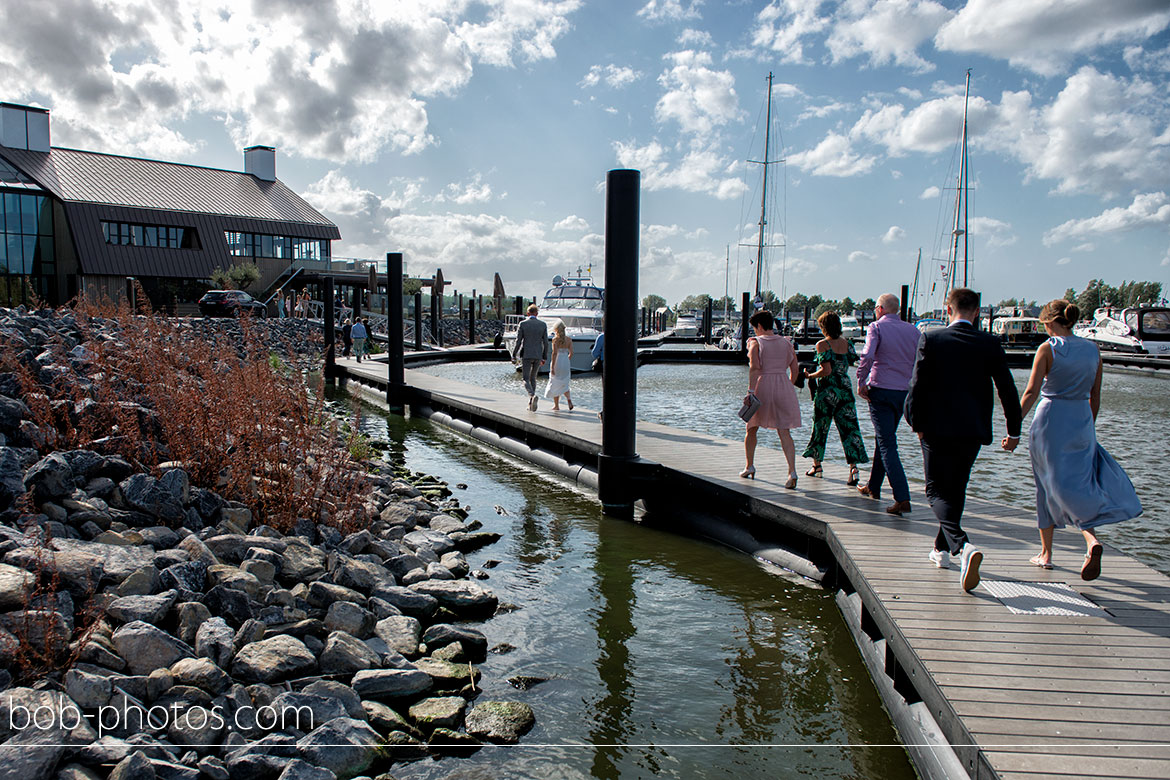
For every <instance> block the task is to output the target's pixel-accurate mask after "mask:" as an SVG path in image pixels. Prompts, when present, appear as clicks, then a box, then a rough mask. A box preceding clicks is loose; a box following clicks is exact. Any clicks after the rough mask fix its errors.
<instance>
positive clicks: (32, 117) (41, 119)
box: [0, 103, 49, 152]
mask: <svg viewBox="0 0 1170 780" xmlns="http://www.w3.org/2000/svg"><path fill="white" fill-rule="evenodd" d="M0 146H7V147H9V148H12V149H28V150H29V151H32V152H47V151H49V111H48V109H45V108H35V107H33V106H18V105H17V104H15V103H0Z"/></svg>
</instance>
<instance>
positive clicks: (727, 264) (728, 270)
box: [723, 244, 731, 325]
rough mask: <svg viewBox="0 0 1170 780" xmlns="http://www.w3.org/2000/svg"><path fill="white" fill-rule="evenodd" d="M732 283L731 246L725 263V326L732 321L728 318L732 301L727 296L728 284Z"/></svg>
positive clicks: (729, 245)
mask: <svg viewBox="0 0 1170 780" xmlns="http://www.w3.org/2000/svg"><path fill="white" fill-rule="evenodd" d="M729 281H731V244H728V245H727V257H726V258H725V259H724V261H723V324H724V325H726V324H727V323H728V322H729V321H730V320H728V318H727V304H728V303H729V302H730V301H731V297H730V296H729V295H728V294H727V293H728V289H727V283H728V282H729Z"/></svg>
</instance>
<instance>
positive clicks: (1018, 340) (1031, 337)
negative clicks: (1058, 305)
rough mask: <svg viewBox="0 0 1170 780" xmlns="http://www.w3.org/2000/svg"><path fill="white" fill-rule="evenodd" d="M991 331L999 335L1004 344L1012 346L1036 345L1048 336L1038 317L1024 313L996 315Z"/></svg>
mask: <svg viewBox="0 0 1170 780" xmlns="http://www.w3.org/2000/svg"><path fill="white" fill-rule="evenodd" d="M991 333H992V335H995V336H998V337H999V340H1000V341H1001V342H1003V344H1004V346H1012V347H1034V346H1036V345H1038V344H1042V343H1043V342H1044V341H1045V340H1046V339H1047V338H1048V334H1047V333H1046V332H1045V331H1044V325H1043V323H1041V322H1040V320H1039V319H1038V318H1036V317H1026V316H1023V315H1012V316H1008V317H996V318H995V319H994V320H992V321H991Z"/></svg>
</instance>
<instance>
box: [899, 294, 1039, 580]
mask: <svg viewBox="0 0 1170 780" xmlns="http://www.w3.org/2000/svg"><path fill="white" fill-rule="evenodd" d="M978 316H979V294H978V293H976V292H975V291H974V290H969V289H967V288H966V287H956V288H954V289H953V290H951V292H950V295H948V296H947V317H948V319H949V320H950V326H949V327H946V328H939V329H938V330H934V331H931V332H929V333H924V334H923V335H922V337H921V339H920V340H919V342H918V357H917V359H916V360H915V361H914V371H913V374H912V375H911V377H910V390H909V392H908V393H907V395H906V421H907V422H909V423H910V427H911V428H913V429H914V430H915V431H916V432H917V433H918V438H919V439H920V440H921V442H922V465H923V469H924V471H925V472H926V497H927V499H929V501H930V508H931V509H932V510H934V514H935V516H936V517H937V518H938V521H939V531H938V535H937V536H936V537H935V540H934V549H933V550H932V551H931V553H930V560H931V561H932V562H933V563H934V565H935V566H937V567H939V568H940V569H945V568H947V567H948V566H950V556H952V555H958V556H959V559H960V569H959V583H960V584H961V585H962V587H963V590H965V591H971V590H973V589H974V588H975V586H976V585H978V584H979V566H980V564H981V563H982V562H983V553H982V552H980V551H979V549H978V548H977V547H975V545H973V544H971V542H970V541H968V539H967V534H966V533H964V532H963V528H962V522H961V521H962V518H963V505H964V503H965V502H966V500H967V481H968V480H969V479H970V477H971V467H972V466H973V465H974V464H975V457H976V456H977V455H978V454H979V448H980V447H981V446H982V445H984V444H990V443H991V410H992V406H993V402H992V398H991V385H992V383H993V382H994V383H995V389H996V391H997V392H998V393H999V400H1000V403H1001V404H1002V405H1003V414H1004V417H1005V418H1006V420H1007V432H1008V435H1007V439H1005V444H1004V446H1005V448H1006V449H1011V448H1013V447H1014V446H1015V442H1018V441H1019V439H1020V422H1021V420H1022V417H1021V415H1020V395H1019V393H1018V392H1017V390H1016V384H1015V382H1014V381H1012V372H1011V370H1010V369H1009V368H1008V364H1007V355H1005V354H1004V351H1003V347H1002V346H1001V345H1000V343H999V339H998V338H997V337H996V336H993V335H992V334H990V333H983V332H981V331H979V330H978V329H977V328H976V327H975V320H976V318H977V317H978Z"/></svg>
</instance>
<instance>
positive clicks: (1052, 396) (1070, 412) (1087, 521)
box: [1003, 299, 1142, 580]
mask: <svg viewBox="0 0 1170 780" xmlns="http://www.w3.org/2000/svg"><path fill="white" fill-rule="evenodd" d="M1079 317H1080V310H1079V309H1078V308H1077V307H1076V305H1075V304H1072V303H1069V302H1068V301H1064V300H1059V299H1058V300H1054V301H1051V302H1050V303H1048V304H1047V305H1046V306H1045V307H1044V308H1043V310H1041V312H1040V322H1041V323H1043V325H1044V330H1045V331H1047V332H1048V335H1049V337H1050V338H1049V339H1048V341H1045V342H1044V343H1043V344H1041V345H1040V348H1039V349H1037V350H1036V359H1035V361H1034V362H1033V364H1032V375H1031V376H1030V377H1029V378H1028V386H1027V388H1025V390H1024V397H1023V400H1022V401H1021V403H1020V406H1021V412H1022V413H1023V414H1024V415H1027V414H1028V412H1029V410H1031V409H1032V406H1033V405H1034V404H1036V402H1037V400H1039V404H1038V405H1036V415H1035V416H1034V417H1033V418H1032V426H1031V428H1029V429H1028V452H1029V454H1030V456H1031V459H1032V473H1033V475H1034V476H1035V478H1036V521H1037V524H1038V525H1039V527H1040V554H1039V555H1037V556H1035V557H1034V558H1032V563H1034V564H1036V565H1037V566H1039V567H1040V568H1042V569H1051V568H1052V532H1053V529H1054V528H1055V527H1056V526H1064V525H1065V524H1066V523H1068V524H1072V525H1074V526H1076V527H1077V529H1078V530H1080V532H1081V534H1082V535H1084V537H1085V548H1086V550H1085V560H1084V563H1083V564H1082V565H1081V579H1083V580H1095V579H1097V577H1099V576H1100V574H1101V553H1102V551H1103V549H1104V548H1103V547H1102V546H1101V542H1100V541H1099V540H1098V539H1097V536H1096V534H1094V533H1093V529H1094V528H1096V527H1097V526H1101V525H1107V524H1109V523H1119V522H1121V521H1122V520H1129V519H1130V518H1133V517H1137V516H1138V515H1140V514H1141V513H1142V503H1141V500H1140V499H1138V496H1137V492H1136V491H1134V489H1133V483H1132V482H1130V480H1129V477H1128V476H1127V475H1126V473H1125V471H1124V470H1123V469H1122V468H1121V466H1119V465H1118V464H1117V461H1115V460H1114V459H1113V458H1112V457H1111V456H1110V455H1109V453H1108V452H1106V451H1105V448H1104V447H1102V446H1101V445H1100V444H1098V443H1097V427H1096V421H1097V412H1098V411H1099V410H1100V408H1101V354H1100V352H1099V351H1098V349H1097V345H1096V344H1094V343H1093V342H1091V341H1087V340H1086V339H1082V338H1078V337H1077V336H1074V335H1073V332H1072V326H1073V324H1074V323H1076V321H1077V319H1078V318H1079ZM1015 447H1016V442H1015V441H1013V440H1011V439H1004V441H1003V448H1004V449H1005V450H1013V449H1015Z"/></svg>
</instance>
